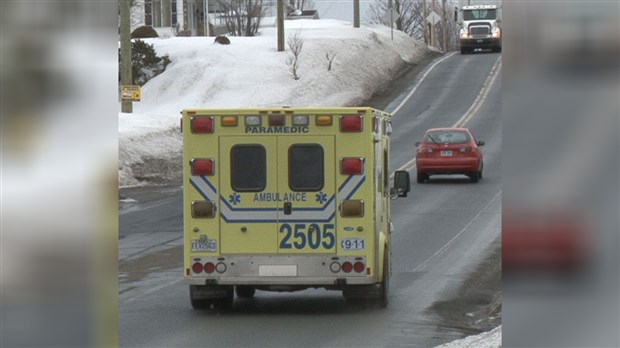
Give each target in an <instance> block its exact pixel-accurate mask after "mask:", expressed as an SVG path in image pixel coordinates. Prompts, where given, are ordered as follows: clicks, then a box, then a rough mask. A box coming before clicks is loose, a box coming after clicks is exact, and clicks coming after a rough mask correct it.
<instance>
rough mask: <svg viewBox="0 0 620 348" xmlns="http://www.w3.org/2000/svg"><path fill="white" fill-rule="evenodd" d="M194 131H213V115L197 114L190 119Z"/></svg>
mask: <svg viewBox="0 0 620 348" xmlns="http://www.w3.org/2000/svg"><path fill="white" fill-rule="evenodd" d="M190 128H191V130H192V133H213V129H214V124H213V117H204V116H195V117H192V118H191V120H190Z"/></svg>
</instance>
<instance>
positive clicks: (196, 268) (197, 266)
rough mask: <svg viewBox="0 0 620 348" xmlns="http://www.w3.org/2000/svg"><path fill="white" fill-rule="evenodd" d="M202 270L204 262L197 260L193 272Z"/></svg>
mask: <svg viewBox="0 0 620 348" xmlns="http://www.w3.org/2000/svg"><path fill="white" fill-rule="evenodd" d="M202 270H203V267H202V263H200V262H196V263H194V264H193V265H192V272H194V273H202Z"/></svg>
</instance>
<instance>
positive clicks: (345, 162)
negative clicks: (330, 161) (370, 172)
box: [340, 157, 364, 175]
mask: <svg viewBox="0 0 620 348" xmlns="http://www.w3.org/2000/svg"><path fill="white" fill-rule="evenodd" d="M363 173H364V159H363V158H359V157H349V158H343V159H341V160H340V174H345V175H361V174H363Z"/></svg>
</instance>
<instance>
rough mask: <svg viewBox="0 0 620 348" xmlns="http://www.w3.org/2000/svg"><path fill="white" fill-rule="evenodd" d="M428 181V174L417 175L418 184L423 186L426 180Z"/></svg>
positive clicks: (419, 173) (420, 173)
mask: <svg viewBox="0 0 620 348" xmlns="http://www.w3.org/2000/svg"><path fill="white" fill-rule="evenodd" d="M426 179H428V174H426V173H422V172H418V175H417V182H418V184H423V183H424V180H426Z"/></svg>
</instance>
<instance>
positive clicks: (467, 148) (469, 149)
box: [459, 146, 471, 152]
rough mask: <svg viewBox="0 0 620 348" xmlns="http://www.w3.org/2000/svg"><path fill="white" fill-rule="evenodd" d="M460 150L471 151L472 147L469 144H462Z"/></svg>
mask: <svg viewBox="0 0 620 348" xmlns="http://www.w3.org/2000/svg"><path fill="white" fill-rule="evenodd" d="M459 151H461V152H471V147H469V146H461V148H460V149H459Z"/></svg>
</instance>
